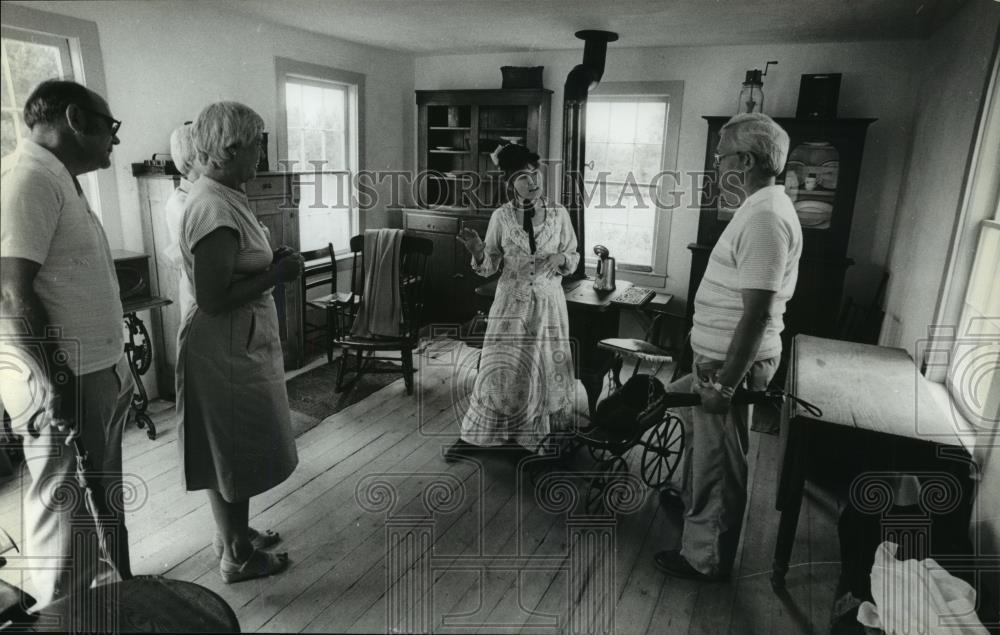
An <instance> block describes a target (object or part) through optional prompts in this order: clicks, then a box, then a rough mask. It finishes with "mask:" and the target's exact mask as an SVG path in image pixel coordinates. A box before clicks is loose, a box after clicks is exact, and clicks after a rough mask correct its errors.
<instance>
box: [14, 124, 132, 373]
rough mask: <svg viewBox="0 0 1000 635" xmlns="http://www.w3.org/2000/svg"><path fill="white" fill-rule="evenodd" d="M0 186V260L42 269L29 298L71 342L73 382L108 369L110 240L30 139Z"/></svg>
mask: <svg viewBox="0 0 1000 635" xmlns="http://www.w3.org/2000/svg"><path fill="white" fill-rule="evenodd" d="M4 134H6V133H4ZM2 180H3V182H2V186H0V189H2V190H3V197H2V202H0V257H3V258H23V259H25V260H30V261H32V262H35V263H38V264H39V265H41V267H40V268H39V269H38V274H37V275H36V276H35V280H34V285H33V286H34V289H35V294H36V295H37V296H38V299H39V300H40V301H41V303H42V306H43V307H45V312H46V313H47V314H48V318H49V324H50V325H51V326H53V327H56V328H58V329H60V331H61V338H62V339H63V340H72V341H74V342H76V345H70V346H67V347H66V348H65V350H66V353H67V359H68V361H67V365H68V366H69V368H71V369H72V370H73V372H74V373H76V374H78V375H85V374H87V373H93V372H96V371H99V370H104V369H106V368H111V367H112V366H114V365H115V363H116V362H117V361H118V359H119V358H121V356H122V351H123V350H124V346H125V336H124V334H123V331H122V303H121V299H120V298H119V294H118V277H117V276H116V275H115V266H114V260H113V259H112V256H111V249H110V247H109V246H108V237H107V236H106V235H105V234H104V228H103V227H102V226H101V222H100V221H99V220H98V219H97V216H95V215H94V212H93V211H92V210H91V209H90V205H89V204H88V203H87V198H86V197H85V196H84V195H83V193H82V192H81V191H80V188H79V184H78V183H77V180H76V179H75V178H74V177H73V175H71V174H70V173H69V170H67V169H66V166H65V165H63V163H62V162H61V161H60V160H59V159H58V158H56V156H55V155H54V154H52V153H51V152H49V151H48V150H46V149H45V148H43V147H42V146H40V145H38V144H37V143H35V142H33V141H31V140H28V139H25V140H23V141H22V142H21V145H20V146H19V147H18V150H17V153H16V154H15V158H14V160H13V163H12V165H11V166H10V167H9V168H8V169H7V170H6V171H5V172H4V173H3V179H2ZM35 335H38V336H41V335H42V334H41V333H36V334H35ZM78 353H79V354H78Z"/></svg>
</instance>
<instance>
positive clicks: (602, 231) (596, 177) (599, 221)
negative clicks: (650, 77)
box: [584, 82, 683, 286]
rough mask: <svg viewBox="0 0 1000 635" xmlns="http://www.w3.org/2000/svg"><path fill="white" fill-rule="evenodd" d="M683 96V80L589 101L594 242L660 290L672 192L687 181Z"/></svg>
mask: <svg viewBox="0 0 1000 635" xmlns="http://www.w3.org/2000/svg"><path fill="white" fill-rule="evenodd" d="M682 92H683V83H682V82H661V83H651V82H636V83H633V82H625V83H608V84H602V85H601V86H598V88H597V89H596V90H595V91H594V93H592V94H591V96H590V98H589V100H588V102H587V157H586V158H587V169H586V171H585V172H584V183H585V188H586V199H585V204H586V211H585V221H584V222H585V223H586V227H587V242H588V243H593V244H595V245H596V244H602V245H604V246H606V247H607V248H608V249H609V250H610V251H611V254H612V256H614V257H615V258H616V261H617V264H618V266H619V268H620V269H622V270H631V271H632V272H634V273H637V274H647V275H648V276H650V278H649V279H644V280H636V281H637V282H645V283H654V284H657V286H662V284H663V282H664V279H665V277H666V273H667V272H666V263H667V242H668V239H669V229H670V209H669V206H670V203H671V201H672V200H673V199H671V197H670V196H669V195H668V194H667V192H670V191H673V190H675V189H677V185H678V183H679V181H680V179H679V178H678V177H677V175H676V174H675V172H674V169H675V167H676V161H677V140H678V132H679V130H678V129H679V121H680V103H681V96H682ZM585 247H586V248H585V253H589V248H590V245H587V246H585ZM632 277H635V276H632Z"/></svg>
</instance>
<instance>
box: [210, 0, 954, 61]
mask: <svg viewBox="0 0 1000 635" xmlns="http://www.w3.org/2000/svg"><path fill="white" fill-rule="evenodd" d="M965 1H966V0H622V1H619V2H613V1H612V0H284V1H282V2H274V1H273V0H221V1H218V2H216V6H219V5H222V6H223V7H224V8H225V9H228V10H231V11H235V12H238V13H242V14H245V15H248V16H250V17H253V18H256V19H259V20H263V21H267V22H274V23H278V24H284V25H287V26H292V27H297V28H300V29H305V30H307V31H313V32H316V33H321V34H324V35H331V36H334V37H337V38H340V39H343V40H348V41H352V42H359V43H364V44H370V45H373V46H378V47H382V48H388V49H393V50H398V51H406V52H411V53H414V54H417V55H434V54H450V53H471V52H477V53H485V52H508V51H530V50H536V49H579V48H580V47H581V46H582V45H581V42H580V41H579V40H577V39H576V38H574V37H573V33H574V32H576V31H578V30H580V29H606V30H610V31H615V32H617V33H619V34H620V35H621V40H620V44H619V45H620V46H627V47H650V46H688V45H720V44H760V43H767V42H839V41H853V40H884V39H901V38H923V37H926V36H927V35H928V34H929V33H930V32H931V31H933V30H934V28H936V27H937V26H939V25H940V24H941V23H942V22H943V21H944V20H945V19H946V18H947V17H949V16H950V15H951V14H953V13H954V12H955V11H956V10H957V8H958V7H959V6H960V5H961V4H963V3H964V2H965Z"/></svg>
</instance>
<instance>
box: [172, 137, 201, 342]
mask: <svg viewBox="0 0 1000 635" xmlns="http://www.w3.org/2000/svg"><path fill="white" fill-rule="evenodd" d="M170 158H172V159H173V160H174V167H176V168H177V171H178V172H180V173H181V181H180V183H179V184H178V185H177V187H176V188H175V189H174V191H173V192H171V193H170V198H168V199H167V204H166V206H165V212H166V221H167V234H168V236H169V237H170V244H169V245H168V246H167V249H166V255H167V259H168V260H169V261H170V263H171V264H172V265H173V266H174V267H176V268H177V269H179V270H180V272H179V276H178V277H179V288H178V296H177V298H178V305H179V308H180V312H181V322H183V321H184V316H186V315H187V312H188V311H189V310H190V309H191V307H192V306H194V290H193V289H192V288H191V280H190V279H189V278H188V276H187V274H186V273H184V258H182V257H181V246H180V237H181V225H182V223H183V222H184V205H185V204H186V203H187V197H188V192H189V191H190V190H191V184H192V183H194V182H195V181H197V180H198V176H199V171H198V164H197V163H196V162H195V156H194V144H193V143H192V142H191V122H190V121H187V122H184V125H182V126H179V127H178V128H177V129H175V130H174V131H173V132H172V133H171V134H170Z"/></svg>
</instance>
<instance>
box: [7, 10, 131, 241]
mask: <svg viewBox="0 0 1000 635" xmlns="http://www.w3.org/2000/svg"><path fill="white" fill-rule="evenodd" d="M0 24H2V26H3V30H4V37H7V33H6V32H7V29H11V30H13V31H20V32H23V33H26V34H28V35H29V36H34V37H37V38H38V39H40V40H46V39H48V38H56V39H59V40H66V41H67V42H68V43H69V54H70V61H71V63H72V65H73V72H74V81H76V82H77V83H79V84H83V85H84V86H86V87H87V88H89V89H90V90H92V91H94V92H95V93H97V94H99V95H101V96H102V97H104V98H105V99H107V100H108V103H109V105H110V106H111V112H112V114H115V110H114V108H115V104H114V101H113V100H112V99H111V98H110V96H109V95H108V90H107V83H106V82H105V78H104V60H103V56H102V54H101V45H100V36H99V32H98V29H97V23H95V22H92V21H90V20H80V19H78V18H71V17H69V16H65V15H61V14H58V13H49V12H47V11H39V10H37V9H33V8H29V7H25V6H21V5H13V4H5V5H4V8H3V17H2V19H0ZM29 41H30V40H29ZM125 125H126V126H127V125H128V122H127V121H126V122H125ZM117 157H118V155H117V153H112V155H111V161H112V166H111V168H109V169H107V170H95V171H94V172H93V173H92V174H93V175H94V178H95V179H96V184H97V188H96V190H95V191H96V194H97V199H98V200H96V201H90V203H91V206H96V208H97V210H96V211H97V213H98V217H99V218H100V220H101V225H102V226H103V228H104V233H105V234H106V235H107V237H108V243H109V244H110V245H111V247H112V248H113V249H117V248H124V247H125V246H126V245H125V242H124V236H123V231H122V218H121V207H120V206H119V200H118V179H117V177H116V176H115V174H116V172H117V170H116V168H115V165H116V163H117V161H118V158H117Z"/></svg>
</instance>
